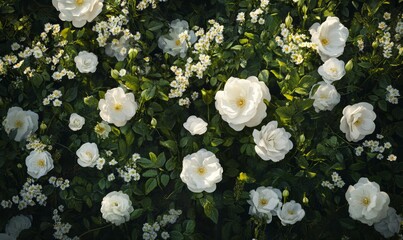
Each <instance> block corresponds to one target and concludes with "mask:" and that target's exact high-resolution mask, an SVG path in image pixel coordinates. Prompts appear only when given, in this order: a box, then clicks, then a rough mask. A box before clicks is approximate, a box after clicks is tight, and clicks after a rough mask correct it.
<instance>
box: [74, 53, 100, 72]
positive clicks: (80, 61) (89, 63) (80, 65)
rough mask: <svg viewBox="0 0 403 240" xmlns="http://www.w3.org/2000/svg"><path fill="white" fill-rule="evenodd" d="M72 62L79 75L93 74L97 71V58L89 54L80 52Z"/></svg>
mask: <svg viewBox="0 0 403 240" xmlns="http://www.w3.org/2000/svg"><path fill="white" fill-rule="evenodd" d="M74 62H75V63H76V67H77V69H78V71H80V73H94V72H95V71H96V70H97V65H98V57H97V55H95V54H93V53H91V52H87V51H81V52H79V53H78V55H77V56H76V57H75V58H74Z"/></svg>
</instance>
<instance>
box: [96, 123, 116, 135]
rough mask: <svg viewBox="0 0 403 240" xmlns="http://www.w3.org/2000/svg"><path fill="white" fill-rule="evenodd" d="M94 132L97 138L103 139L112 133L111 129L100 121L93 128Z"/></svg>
mask: <svg viewBox="0 0 403 240" xmlns="http://www.w3.org/2000/svg"><path fill="white" fill-rule="evenodd" d="M94 131H95V133H96V134H97V136H98V137H100V138H102V139H105V138H108V136H109V133H110V132H111V131H112V129H111V127H110V126H109V125H108V123H107V122H105V121H102V122H100V123H98V124H97V125H96V126H95V128H94Z"/></svg>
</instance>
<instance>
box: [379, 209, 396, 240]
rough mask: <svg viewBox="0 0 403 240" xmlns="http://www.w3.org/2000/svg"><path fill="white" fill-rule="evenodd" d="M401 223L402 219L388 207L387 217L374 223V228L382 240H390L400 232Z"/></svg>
mask: <svg viewBox="0 0 403 240" xmlns="http://www.w3.org/2000/svg"><path fill="white" fill-rule="evenodd" d="M401 221H402V218H401V217H400V216H399V215H397V214H396V210H395V209H394V208H391V207H390V208H389V209H388V212H387V216H386V217H385V218H384V219H382V220H381V221H380V222H377V223H375V224H374V227H375V230H376V231H378V232H379V233H381V234H382V236H383V237H384V238H390V237H392V236H393V235H395V234H396V233H399V232H400V222H401Z"/></svg>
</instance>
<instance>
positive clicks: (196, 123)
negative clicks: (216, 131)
mask: <svg viewBox="0 0 403 240" xmlns="http://www.w3.org/2000/svg"><path fill="white" fill-rule="evenodd" d="M207 125H208V124H207V123H206V122H205V121H204V120H203V119H201V118H198V117H196V116H194V115H192V116H190V117H188V119H187V120H186V122H185V123H183V127H184V128H185V129H186V130H188V131H189V132H190V134H192V135H202V134H203V133H205V132H206V131H207Z"/></svg>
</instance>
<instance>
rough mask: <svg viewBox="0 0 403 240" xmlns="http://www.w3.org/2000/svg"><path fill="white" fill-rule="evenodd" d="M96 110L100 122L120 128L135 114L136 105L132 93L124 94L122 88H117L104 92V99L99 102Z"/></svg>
mask: <svg viewBox="0 0 403 240" xmlns="http://www.w3.org/2000/svg"><path fill="white" fill-rule="evenodd" d="M98 108H99V109H100V110H101V112H100V113H99V115H100V116H101V118H102V120H104V121H106V122H108V123H113V124H115V125H116V126H117V127H122V126H124V125H126V123H127V121H129V120H130V119H131V118H132V117H133V116H134V114H135V113H136V111H137V103H136V102H135V100H134V95H133V93H125V92H124V90H123V88H121V87H117V88H113V89H110V90H108V91H107V92H106V94H105V99H101V100H99V102H98Z"/></svg>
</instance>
